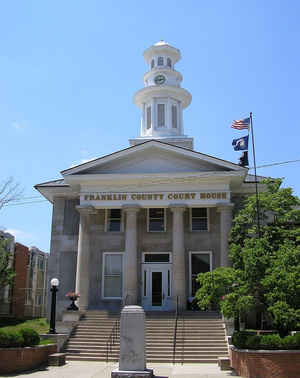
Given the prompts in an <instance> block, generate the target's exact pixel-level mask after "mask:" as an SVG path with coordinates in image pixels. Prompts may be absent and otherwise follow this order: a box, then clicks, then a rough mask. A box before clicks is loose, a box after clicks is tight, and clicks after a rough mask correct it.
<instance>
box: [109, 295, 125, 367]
mask: <svg viewBox="0 0 300 378" xmlns="http://www.w3.org/2000/svg"><path fill="white" fill-rule="evenodd" d="M129 297H130V295H129V294H127V295H126V297H125V299H124V301H123V302H122V305H121V307H120V314H121V311H122V309H123V307H125V306H126V303H127V300H128V298H129ZM119 334H120V318H118V319H116V321H115V322H114V324H113V326H112V329H111V332H110V334H109V336H108V338H107V341H106V363H108V355H109V352H110V353H112V347H113V345H114V344H115V341H116V340H117V338H118V336H119Z"/></svg>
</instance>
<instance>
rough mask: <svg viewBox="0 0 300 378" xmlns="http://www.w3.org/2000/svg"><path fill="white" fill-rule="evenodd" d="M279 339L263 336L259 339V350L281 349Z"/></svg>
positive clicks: (276, 336)
mask: <svg viewBox="0 0 300 378" xmlns="http://www.w3.org/2000/svg"><path fill="white" fill-rule="evenodd" d="M281 342H282V339H281V337H280V336H279V335H278V334H276V335H263V336H261V339H260V349H271V350H272V349H281Z"/></svg>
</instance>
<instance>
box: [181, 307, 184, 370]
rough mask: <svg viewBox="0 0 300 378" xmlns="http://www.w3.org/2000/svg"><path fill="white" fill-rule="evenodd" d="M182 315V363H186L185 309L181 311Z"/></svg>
mask: <svg viewBox="0 0 300 378" xmlns="http://www.w3.org/2000/svg"><path fill="white" fill-rule="evenodd" d="M181 317H182V348H181V365H183V363H184V342H185V324H184V311H182V313H181Z"/></svg>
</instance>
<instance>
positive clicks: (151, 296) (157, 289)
mask: <svg viewBox="0 0 300 378" xmlns="http://www.w3.org/2000/svg"><path fill="white" fill-rule="evenodd" d="M142 273H143V285H142V289H143V293H142V305H143V307H144V309H145V310H154V311H168V310H171V309H172V298H171V264H142Z"/></svg>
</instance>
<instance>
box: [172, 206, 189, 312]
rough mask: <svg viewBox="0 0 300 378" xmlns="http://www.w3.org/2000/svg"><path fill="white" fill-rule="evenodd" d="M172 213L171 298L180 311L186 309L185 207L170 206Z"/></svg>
mask: <svg viewBox="0 0 300 378" xmlns="http://www.w3.org/2000/svg"><path fill="white" fill-rule="evenodd" d="M171 211H172V212H173V239H172V242H173V256H172V262H173V286H172V288H173V289H172V290H173V298H174V299H175V300H176V297H177V296H178V300H179V306H180V308H181V309H185V308H186V301H187V296H186V275H185V270H186V266H185V248H184V221H183V215H184V211H185V206H182V205H173V206H171Z"/></svg>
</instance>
